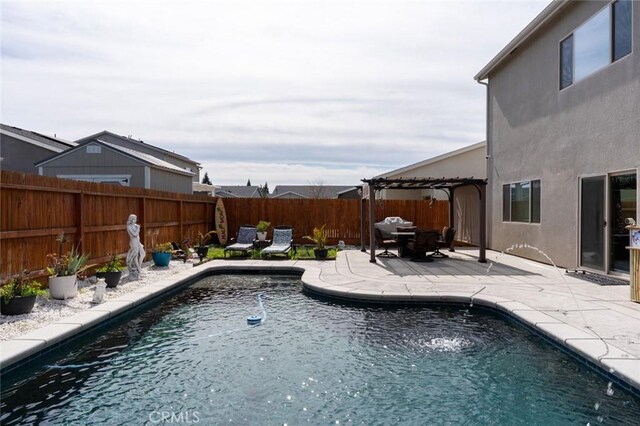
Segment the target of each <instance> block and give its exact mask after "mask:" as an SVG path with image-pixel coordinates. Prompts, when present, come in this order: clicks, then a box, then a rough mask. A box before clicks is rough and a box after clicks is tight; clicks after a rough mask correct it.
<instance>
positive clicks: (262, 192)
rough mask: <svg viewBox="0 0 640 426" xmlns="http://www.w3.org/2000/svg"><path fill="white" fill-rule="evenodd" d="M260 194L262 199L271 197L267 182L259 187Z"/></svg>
mask: <svg viewBox="0 0 640 426" xmlns="http://www.w3.org/2000/svg"><path fill="white" fill-rule="evenodd" d="M258 194H260V197H261V198H268V197H269V184H268V183H267V182H265V183H264V185H258Z"/></svg>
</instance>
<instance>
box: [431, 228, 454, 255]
mask: <svg viewBox="0 0 640 426" xmlns="http://www.w3.org/2000/svg"><path fill="white" fill-rule="evenodd" d="M455 236H456V228H454V227H453V226H452V227H448V226H445V227H444V229H443V230H442V236H441V237H440V238H439V239H438V247H437V248H436V251H434V252H433V253H432V254H431V257H449V256H448V255H446V254H444V253H442V252H441V251H440V249H441V248H446V247H448V248H449V251H456V250H455V249H454V248H453V237H455Z"/></svg>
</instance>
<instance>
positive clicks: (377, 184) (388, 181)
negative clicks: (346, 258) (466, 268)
mask: <svg viewBox="0 0 640 426" xmlns="http://www.w3.org/2000/svg"><path fill="white" fill-rule="evenodd" d="M362 182H364V183H366V184H367V185H368V186H369V247H370V250H369V251H370V252H371V260H370V262H371V263H375V262H376V250H375V247H376V240H375V232H374V225H375V201H376V191H379V190H381V189H406V190H411V189H440V190H442V191H444V192H445V193H446V194H447V197H448V198H449V226H453V223H454V203H453V196H454V193H455V190H456V189H457V188H461V187H464V186H473V187H475V188H476V190H477V191H478V196H479V197H480V211H479V212H478V213H479V215H480V256H479V257H478V262H481V263H486V262H487V259H486V248H487V193H486V187H487V180H486V179H474V178H473V177H469V178H460V177H455V178H445V177H443V178H433V177H427V178H421V177H416V178H385V177H377V178H371V179H362ZM364 197H365V194H364V191H363V192H362V200H361V203H360V243H361V249H362V251H365V241H364V240H365V238H364V235H365V224H364V222H365V219H364V216H365V206H364V204H365V203H364V202H365V198H364Z"/></svg>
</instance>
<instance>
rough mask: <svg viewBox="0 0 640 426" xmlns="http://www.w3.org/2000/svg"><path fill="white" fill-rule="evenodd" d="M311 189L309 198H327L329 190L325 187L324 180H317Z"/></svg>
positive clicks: (312, 183)
mask: <svg viewBox="0 0 640 426" xmlns="http://www.w3.org/2000/svg"><path fill="white" fill-rule="evenodd" d="M310 185H311V189H310V191H309V198H316V199H317V198H327V197H328V194H327V192H328V190H327V188H326V187H325V185H324V181H323V180H322V179H317V180H316V181H314V182H311V183H310Z"/></svg>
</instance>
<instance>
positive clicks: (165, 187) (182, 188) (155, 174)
mask: <svg viewBox="0 0 640 426" xmlns="http://www.w3.org/2000/svg"><path fill="white" fill-rule="evenodd" d="M150 176H151V189H157V190H159V191H170V192H182V193H184V194H191V193H192V192H193V188H192V185H191V182H192V179H191V176H186V175H179V174H176V173H173V172H169V171H166V170H162V169H155V168H152V169H151V170H150Z"/></svg>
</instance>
